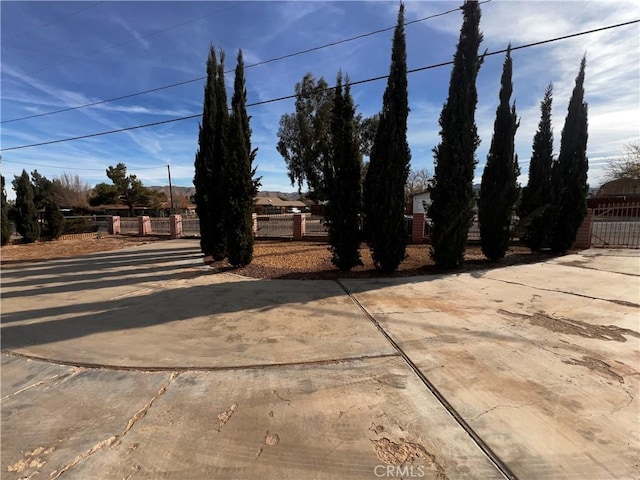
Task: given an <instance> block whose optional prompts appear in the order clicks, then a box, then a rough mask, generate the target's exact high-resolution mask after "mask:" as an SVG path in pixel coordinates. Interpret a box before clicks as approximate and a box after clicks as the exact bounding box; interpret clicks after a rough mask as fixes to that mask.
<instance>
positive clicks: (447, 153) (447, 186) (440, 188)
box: [429, 0, 484, 268]
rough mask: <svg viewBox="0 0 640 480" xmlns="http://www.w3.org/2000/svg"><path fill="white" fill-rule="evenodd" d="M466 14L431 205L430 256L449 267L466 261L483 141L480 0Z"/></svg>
mask: <svg viewBox="0 0 640 480" xmlns="http://www.w3.org/2000/svg"><path fill="white" fill-rule="evenodd" d="M462 12H463V15H464V20H463V23H462V28H461V30H460V39H459V41H458V46H457V49H456V53H455V56H454V59H453V70H452V72H451V81H450V83H449V97H448V98H447V102H446V103H445V104H444V106H443V108H442V112H441V114H440V127H441V130H440V137H441V141H440V144H439V145H438V146H437V147H436V148H434V150H433V151H434V163H435V175H434V187H433V189H432V191H431V200H432V205H431V208H430V209H429V216H430V217H431V219H432V220H433V228H432V231H431V258H433V260H434V261H435V263H436V265H438V266H440V267H445V268H457V267H460V266H461V265H462V263H463V261H464V249H465V244H466V241H467V233H468V231H469V227H470V226H471V222H472V218H473V213H472V208H473V202H474V194H473V172H474V168H475V165H476V160H475V151H476V148H477V147H478V145H479V143H480V139H479V138H478V134H477V128H476V124H475V109H476V103H477V101H478V93H477V91H476V77H477V75H478V71H479V70H480V66H481V65H482V61H483V59H484V56H483V57H478V48H479V46H480V42H482V34H481V33H480V28H479V26H480V16H481V12H480V6H479V5H478V2H477V1H468V0H467V1H465V3H464V5H463V6H462Z"/></svg>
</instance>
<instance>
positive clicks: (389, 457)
mask: <svg viewBox="0 0 640 480" xmlns="http://www.w3.org/2000/svg"><path fill="white" fill-rule="evenodd" d="M371 443H372V444H373V450H374V451H375V453H376V457H378V459H379V460H381V461H383V462H385V463H387V464H389V465H397V466H401V465H404V464H406V463H409V464H413V462H414V461H416V460H417V459H420V458H422V459H426V460H427V461H428V462H429V463H430V464H431V466H433V467H434V469H435V474H436V475H435V478H436V479H437V480H448V477H447V475H446V473H445V470H444V468H443V467H442V465H440V464H439V463H438V461H437V460H436V457H435V455H433V454H432V453H429V452H428V451H427V449H426V448H424V447H423V446H422V445H420V444H419V443H413V442H408V441H407V440H406V439H404V438H400V439H398V441H397V442H394V441H393V440H390V439H388V438H387V437H382V438H381V439H379V440H371Z"/></svg>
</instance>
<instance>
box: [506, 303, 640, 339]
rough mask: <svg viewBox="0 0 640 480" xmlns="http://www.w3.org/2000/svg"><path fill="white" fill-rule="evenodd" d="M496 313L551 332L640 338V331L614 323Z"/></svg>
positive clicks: (600, 337) (542, 314)
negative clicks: (523, 320)
mask: <svg viewBox="0 0 640 480" xmlns="http://www.w3.org/2000/svg"><path fill="white" fill-rule="evenodd" d="M498 313H501V314H503V315H508V316H509V317H515V318H522V319H525V320H527V321H528V322H529V323H530V324H531V325H535V326H537V327H542V328H546V329H547V330H551V331H552V332H558V333H566V334H567V335H577V336H579V337H585V338H595V339H598V340H612V341H614V342H626V341H627V339H626V338H625V335H626V336H632V337H638V338H640V333H638V332H636V331H634V330H630V329H628V328H620V327H617V326H615V325H592V324H590V323H586V322H582V321H580V320H572V319H570V318H554V317H552V316H550V315H547V314H545V313H534V314H533V315H523V314H521V313H514V312H509V311H507V310H502V309H500V310H498Z"/></svg>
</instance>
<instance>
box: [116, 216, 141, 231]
mask: <svg viewBox="0 0 640 480" xmlns="http://www.w3.org/2000/svg"><path fill="white" fill-rule="evenodd" d="M138 231H139V229H138V219H137V218H136V217H120V233H122V234H123V235H132V234H136V233H138Z"/></svg>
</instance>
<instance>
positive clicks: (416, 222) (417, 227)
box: [411, 213, 425, 244]
mask: <svg viewBox="0 0 640 480" xmlns="http://www.w3.org/2000/svg"><path fill="white" fill-rule="evenodd" d="M424 223H425V214H424V213H414V214H413V226H412V227H411V243H413V244H416V243H424Z"/></svg>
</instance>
